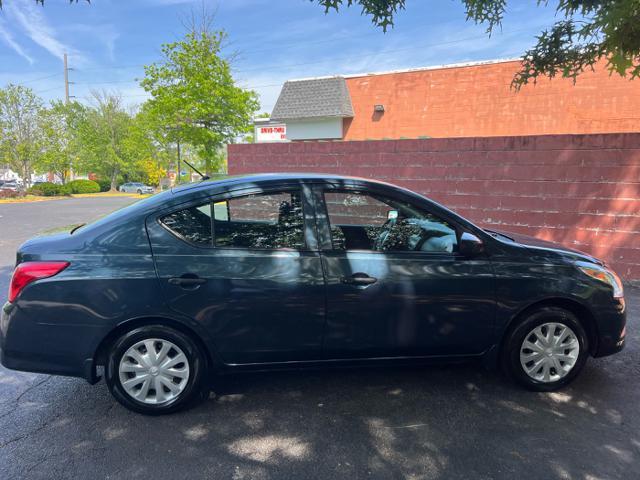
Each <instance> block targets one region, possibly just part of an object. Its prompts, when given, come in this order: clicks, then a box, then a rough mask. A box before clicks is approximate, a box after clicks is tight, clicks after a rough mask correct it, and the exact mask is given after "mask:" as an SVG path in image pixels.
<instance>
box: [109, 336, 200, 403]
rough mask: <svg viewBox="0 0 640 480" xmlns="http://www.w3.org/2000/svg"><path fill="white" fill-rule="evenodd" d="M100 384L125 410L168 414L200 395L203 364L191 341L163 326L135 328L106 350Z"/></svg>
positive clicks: (192, 401)
mask: <svg viewBox="0 0 640 480" xmlns="http://www.w3.org/2000/svg"><path fill="white" fill-rule="evenodd" d="M105 373H106V374H105V380H106V382H107V385H108V386H109V390H110V391H111V393H112V394H113V396H114V397H115V398H116V400H118V401H119V402H120V403H121V404H122V405H124V406H125V407H127V408H129V409H130V410H133V411H136V412H139V413H144V414H148V415H161V414H166V413H173V412H176V411H178V410H181V409H183V408H186V407H188V406H190V405H192V404H193V403H194V402H195V401H196V400H197V399H199V398H201V397H202V396H203V394H204V393H205V383H206V381H205V380H206V360H205V356H204V354H203V352H202V351H201V350H200V348H199V347H198V345H197V344H196V343H195V342H194V340H193V339H192V338H190V337H189V336H188V335H185V334H184V333H182V332H179V331H177V330H175V329H173V328H170V327H167V326H164V325H149V326H144V327H140V328H136V329H134V330H132V331H130V332H127V333H126V334H124V335H123V336H122V337H120V338H119V339H118V340H117V341H116V342H115V343H114V345H113V347H112V348H111V352H110V354H109V359H108V361H107V365H106V372H105Z"/></svg>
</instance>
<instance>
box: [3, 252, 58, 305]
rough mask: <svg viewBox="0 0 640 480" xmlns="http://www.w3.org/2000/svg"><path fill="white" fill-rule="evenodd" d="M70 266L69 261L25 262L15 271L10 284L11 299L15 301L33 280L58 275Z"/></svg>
mask: <svg viewBox="0 0 640 480" xmlns="http://www.w3.org/2000/svg"><path fill="white" fill-rule="evenodd" d="M68 266H69V262H24V263H20V264H19V265H18V266H17V267H16V269H15V270H14V271H13V276H12V277H11V284H10V285H9V301H10V302H13V301H14V300H15V299H16V297H17V296H18V295H20V292H21V291H22V289H23V288H24V287H26V286H27V285H29V284H30V283H31V282H34V281H36V280H40V279H41V278H48V277H53V276H54V275H57V274H58V273H60V272H61V271H62V270H64V269H65V268H67V267H68Z"/></svg>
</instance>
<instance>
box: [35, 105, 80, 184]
mask: <svg viewBox="0 0 640 480" xmlns="http://www.w3.org/2000/svg"><path fill="white" fill-rule="evenodd" d="M85 114H86V108H85V107H84V106H83V105H82V104H80V103H78V102H71V103H68V104H65V103H64V102H61V101H54V102H52V103H51V106H50V107H49V108H48V109H43V110H42V111H41V114H40V117H41V120H40V125H41V129H42V139H43V151H42V155H41V156H40V157H39V159H38V161H37V162H36V164H35V165H34V166H35V170H36V171H38V172H41V173H43V172H53V173H55V174H56V175H57V176H58V177H59V178H60V179H61V180H62V183H63V184H64V183H66V182H67V180H68V179H69V175H70V174H71V171H72V169H73V170H75V171H79V170H83V167H84V166H83V165H82V162H81V158H82V157H81V156H80V150H81V144H80V137H79V135H78V128H79V126H80V124H81V122H82V121H83V119H84V115H85Z"/></svg>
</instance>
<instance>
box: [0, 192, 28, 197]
mask: <svg viewBox="0 0 640 480" xmlns="http://www.w3.org/2000/svg"><path fill="white" fill-rule="evenodd" d="M20 197H24V192H16V191H15V190H0V198H20Z"/></svg>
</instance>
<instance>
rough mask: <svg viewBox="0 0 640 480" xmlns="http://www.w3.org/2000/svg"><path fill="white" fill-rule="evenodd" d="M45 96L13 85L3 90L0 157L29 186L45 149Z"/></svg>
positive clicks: (0, 119) (0, 118)
mask: <svg viewBox="0 0 640 480" xmlns="http://www.w3.org/2000/svg"><path fill="white" fill-rule="evenodd" d="M42 109H43V103H42V99H41V98H40V97H38V96H37V95H36V94H35V93H34V92H33V90H31V89H30V88H27V87H23V86H20V85H12V84H9V85H8V86H7V87H6V88H3V89H0V158H2V159H3V160H4V163H6V164H8V165H9V166H10V167H11V168H13V169H14V170H16V171H18V172H19V173H20V176H21V177H22V178H23V180H24V182H25V185H26V186H27V187H28V186H29V185H30V183H31V172H32V171H33V165H34V164H35V163H36V162H37V161H38V160H39V158H40V156H41V155H42V152H43V139H42V129H41V113H42Z"/></svg>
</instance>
